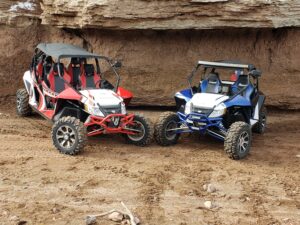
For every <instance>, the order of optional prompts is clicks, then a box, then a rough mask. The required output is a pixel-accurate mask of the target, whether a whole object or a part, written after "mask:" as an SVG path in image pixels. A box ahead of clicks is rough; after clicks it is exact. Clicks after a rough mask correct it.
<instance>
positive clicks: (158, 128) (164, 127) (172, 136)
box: [154, 112, 180, 146]
mask: <svg viewBox="0 0 300 225" xmlns="http://www.w3.org/2000/svg"><path fill="white" fill-rule="evenodd" d="M178 122H179V118H178V116H177V114H176V113H174V112H164V113H162V114H161V115H160V117H159V119H158V121H157V123H156V124H155V128H154V138H155V141H156V142H157V144H159V145H161V146H169V145H174V144H176V143H177V141H178V138H179V136H180V134H178V133H176V132H175V131H169V132H168V129H174V128H177V127H178Z"/></svg>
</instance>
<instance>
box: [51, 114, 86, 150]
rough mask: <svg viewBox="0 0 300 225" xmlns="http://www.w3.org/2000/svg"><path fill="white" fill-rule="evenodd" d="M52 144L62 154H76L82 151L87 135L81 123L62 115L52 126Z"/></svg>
mask: <svg viewBox="0 0 300 225" xmlns="http://www.w3.org/2000/svg"><path fill="white" fill-rule="evenodd" d="M51 135H52V140H53V144H54V146H55V147H56V148H57V150H58V151H60V152H61V153H63V154H67V155H76V154H78V153H80V152H82V151H83V149H84V146H85V143H86V140H87V136H86V128H85V127H84V125H83V123H82V122H81V121H80V120H79V119H77V118H75V117H71V116H66V117H62V118H60V119H59V120H57V121H56V122H55V123H54V125H53V127H52V133H51Z"/></svg>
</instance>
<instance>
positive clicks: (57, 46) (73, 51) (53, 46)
mask: <svg viewBox="0 0 300 225" xmlns="http://www.w3.org/2000/svg"><path fill="white" fill-rule="evenodd" d="M36 48H37V49H39V50H41V51H42V52H44V53H45V54H46V55H49V56H52V57H55V58H57V59H58V60H59V59H61V58H72V57H80V58H95V57H96V58H99V57H101V56H99V55H97V54H94V53H91V52H88V51H87V50H85V49H83V48H81V47H78V46H75V45H70V44H63V43H40V44H38V46H37V47H36Z"/></svg>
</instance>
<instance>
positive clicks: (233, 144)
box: [224, 122, 252, 160]
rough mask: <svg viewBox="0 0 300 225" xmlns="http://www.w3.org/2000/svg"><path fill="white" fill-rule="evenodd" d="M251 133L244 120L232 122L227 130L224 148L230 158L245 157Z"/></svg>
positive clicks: (249, 144)
mask: <svg viewBox="0 0 300 225" xmlns="http://www.w3.org/2000/svg"><path fill="white" fill-rule="evenodd" d="M251 141H252V133H251V128H250V125H249V124H247V123H245V122H235V123H233V124H232V125H231V126H230V128H229V129H228V131H227V136H226V137H225V141H224V150H225V152H226V153H227V155H228V156H229V158H231V159H235V160H238V159H242V158H245V157H246V156H247V155H248V153H249V151H250V147H251Z"/></svg>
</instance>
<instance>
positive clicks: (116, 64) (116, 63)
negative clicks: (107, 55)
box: [113, 61, 122, 69]
mask: <svg viewBox="0 0 300 225" xmlns="http://www.w3.org/2000/svg"><path fill="white" fill-rule="evenodd" d="M113 67H114V68H116V69H119V68H121V67H122V63H121V62H120V61H116V62H115V63H114V64H113Z"/></svg>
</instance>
